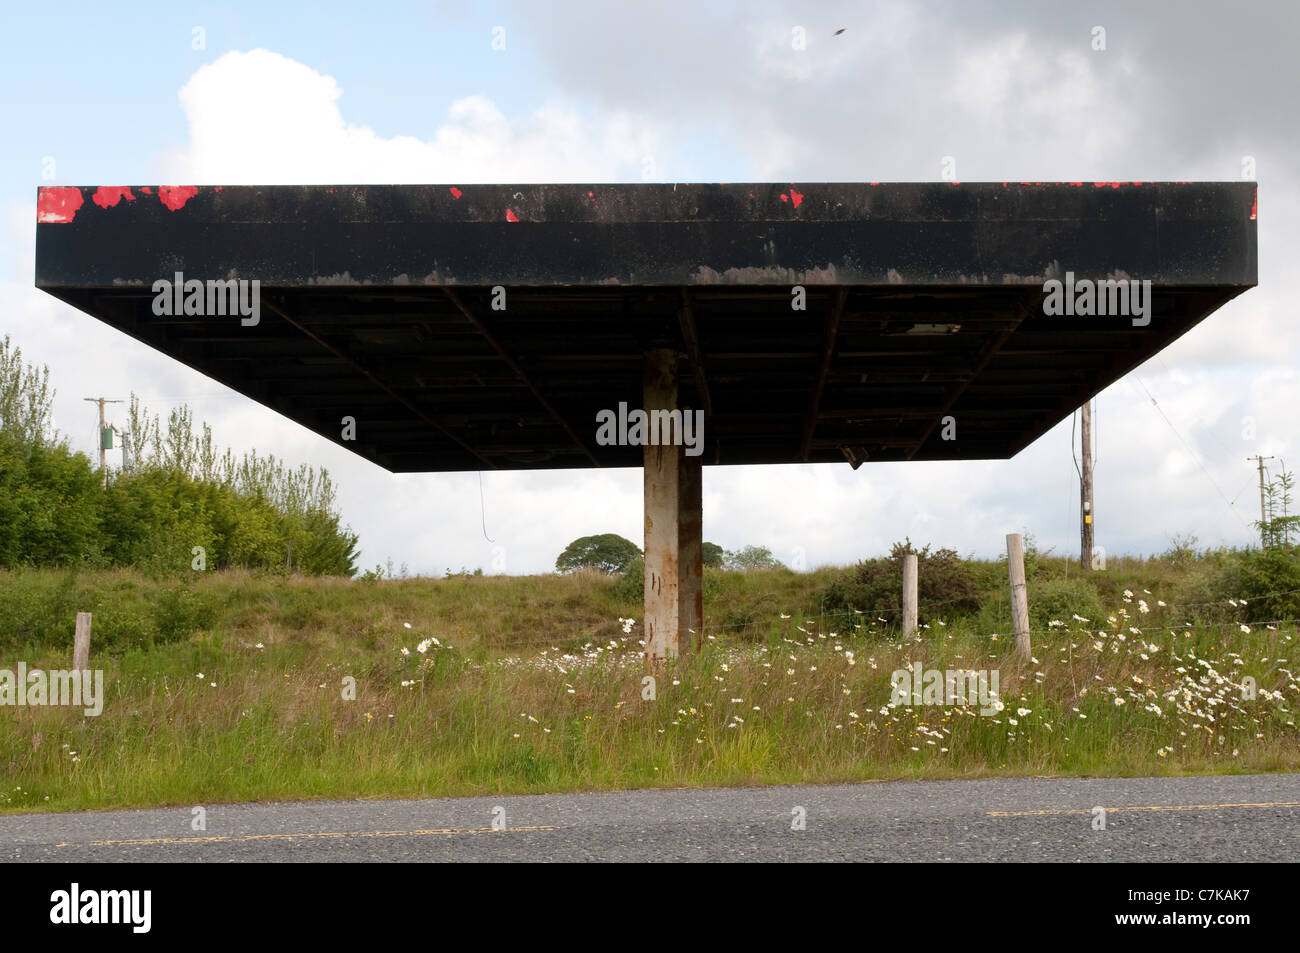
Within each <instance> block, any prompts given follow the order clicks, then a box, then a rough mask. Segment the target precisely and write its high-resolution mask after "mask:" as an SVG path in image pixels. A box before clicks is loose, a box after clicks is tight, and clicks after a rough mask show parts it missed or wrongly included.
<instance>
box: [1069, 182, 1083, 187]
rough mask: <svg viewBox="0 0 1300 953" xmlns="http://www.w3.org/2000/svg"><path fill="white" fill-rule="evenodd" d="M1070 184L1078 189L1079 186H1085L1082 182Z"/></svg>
mask: <svg viewBox="0 0 1300 953" xmlns="http://www.w3.org/2000/svg"><path fill="white" fill-rule="evenodd" d="M1070 184H1071V185H1073V186H1074V187H1075V188H1078V187H1079V186H1081V185H1083V183H1082V182H1071V183H1070Z"/></svg>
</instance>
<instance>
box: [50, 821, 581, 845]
mask: <svg viewBox="0 0 1300 953" xmlns="http://www.w3.org/2000/svg"><path fill="white" fill-rule="evenodd" d="M553 830H555V828H554V827H550V826H541V827H503V828H495V827H470V828H463V829H458V828H452V827H443V828H438V829H436V830H428V831H320V832H315V833H310V832H309V833H305V834H240V835H216V836H213V837H144V838H138V839H135V840H92V841H81V842H71V841H65V842H63V843H62V844H57V845H55V846H57V847H123V846H127V847H130V846H137V845H141V844H220V843H237V842H241V841H255V840H322V839H326V838H334V839H338V838H343V837H429V836H431V835H435V834H442V835H444V836H446V835H454V834H510V833H519V832H521V831H553Z"/></svg>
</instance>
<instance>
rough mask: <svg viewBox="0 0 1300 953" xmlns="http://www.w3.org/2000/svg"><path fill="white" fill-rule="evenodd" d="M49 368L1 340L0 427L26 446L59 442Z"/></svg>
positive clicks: (7, 338)
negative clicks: (27, 357)
mask: <svg viewBox="0 0 1300 953" xmlns="http://www.w3.org/2000/svg"><path fill="white" fill-rule="evenodd" d="M53 414H54V389H53V388H52V387H50V369H49V368H48V367H41V368H39V369H38V368H37V367H36V365H34V364H28V363H26V362H25V361H24V360H23V352H22V349H21V348H19V347H18V346H17V345H15V344H12V343H10V341H9V335H7V334H6V335H5V336H4V340H0V431H3V432H4V433H6V434H7V435H9V436H10V437H12V438H13V439H14V441H16V442H17V443H18V444H19V445H21V446H24V447H36V446H42V445H44V444H49V443H57V442H58V434H57V433H56V432H55V430H54V425H53V420H54V416H53Z"/></svg>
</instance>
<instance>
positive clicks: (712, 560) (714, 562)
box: [704, 543, 727, 569]
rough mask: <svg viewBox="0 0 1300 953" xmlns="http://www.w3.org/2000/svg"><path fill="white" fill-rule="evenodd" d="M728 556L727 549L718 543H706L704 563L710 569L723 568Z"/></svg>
mask: <svg viewBox="0 0 1300 953" xmlns="http://www.w3.org/2000/svg"><path fill="white" fill-rule="evenodd" d="M726 556H727V554H726V551H725V550H723V548H722V547H721V546H719V545H718V544H717V543H705V544H704V565H705V566H708V567H709V568H710V569H721V568H722V563H723V560H724V559H726Z"/></svg>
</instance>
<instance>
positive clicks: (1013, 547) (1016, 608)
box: [1007, 533, 1031, 661]
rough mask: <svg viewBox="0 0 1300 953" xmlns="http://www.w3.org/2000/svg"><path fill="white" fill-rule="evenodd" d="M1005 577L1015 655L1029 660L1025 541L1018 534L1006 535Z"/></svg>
mask: <svg viewBox="0 0 1300 953" xmlns="http://www.w3.org/2000/svg"><path fill="white" fill-rule="evenodd" d="M1007 575H1008V576H1010V578H1011V624H1012V625H1013V626H1014V627H1015V632H1016V654H1017V655H1019V656H1020V658H1021V659H1022V660H1024V661H1028V660H1029V658H1030V654H1031V653H1030V646H1029V596H1028V594H1027V592H1026V591H1025V539H1024V537H1023V536H1021V535H1020V534H1019V533H1008V534H1007Z"/></svg>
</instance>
